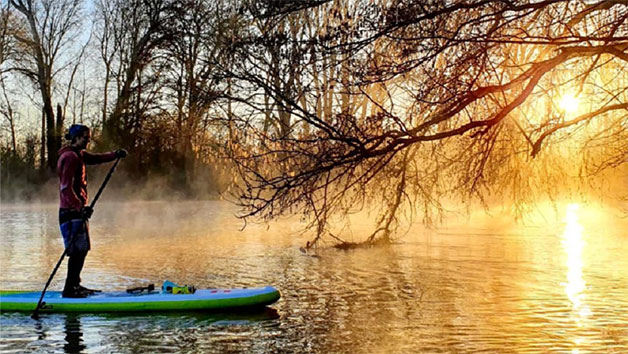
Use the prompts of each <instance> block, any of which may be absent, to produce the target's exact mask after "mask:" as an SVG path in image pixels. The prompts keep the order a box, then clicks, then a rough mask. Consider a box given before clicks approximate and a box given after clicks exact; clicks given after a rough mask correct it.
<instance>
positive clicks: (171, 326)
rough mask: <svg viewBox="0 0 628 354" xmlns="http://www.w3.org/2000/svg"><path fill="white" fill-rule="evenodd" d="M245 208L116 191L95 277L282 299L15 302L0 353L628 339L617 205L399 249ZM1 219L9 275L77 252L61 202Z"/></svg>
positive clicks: (607, 347)
mask: <svg viewBox="0 0 628 354" xmlns="http://www.w3.org/2000/svg"><path fill="white" fill-rule="evenodd" d="M236 212H237V210H236V209H234V208H233V207H232V206H231V205H230V204H228V203H225V202H218V201H209V202H207V201H205V202H170V203H169V202H124V203H122V202H121V203H111V202H110V203H107V202H102V203H101V204H99V205H98V207H97V208H96V212H95V213H94V216H93V219H92V222H91V224H90V228H91V234H92V251H91V252H90V254H89V255H88V258H87V262H86V266H85V270H84V271H83V274H82V277H83V283H84V284H85V285H86V286H89V287H95V288H99V289H103V290H120V289H125V288H128V287H132V286H138V285H146V284H148V283H155V284H156V285H159V284H160V283H161V282H162V281H163V280H165V279H168V280H171V281H174V282H177V283H181V284H190V285H195V286H197V287H199V288H209V287H254V286H263V285H273V286H275V287H277V288H278V289H279V290H280V291H281V293H282V298H281V300H279V302H277V303H276V304H274V305H272V306H271V307H270V308H268V309H265V310H262V311H257V312H253V313H218V314H215V313H210V314H207V313H183V314H158V315H141V314H138V315H135V314H118V315H116V314H83V315H82V314H79V315H65V314H54V315H43V316H42V319H41V320H40V321H34V320H32V319H30V317H29V316H28V314H19V313H3V314H2V315H1V316H0V328H1V330H0V351H2V352H24V351H40V352H77V351H78V352H93V353H96V352H260V353H261V352H321V353H322V352H325V353H326V352H351V353H353V352H358V353H380V352H424V353H437V352H438V353H440V352H442V353H462V352H464V353H469V352H500V353H547V352H560V353H588V352H603V353H625V352H628V257H626V254H627V252H628V225H627V224H626V220H625V219H624V220H621V219H620V220H618V221H612V220H614V219H613V218H611V217H607V216H608V212H606V211H603V210H598V209H596V208H593V207H589V206H586V205H577V204H572V205H567V204H565V205H560V206H558V207H557V208H556V215H552V216H548V217H546V218H545V220H543V221H540V220H528V222H527V223H525V224H523V225H513V224H511V223H506V222H501V221H500V222H496V221H494V222H491V220H497V219H496V218H494V219H491V218H484V219H481V220H480V219H478V218H471V219H469V220H457V221H450V222H446V223H444V224H443V225H442V226H441V227H438V228H436V229H434V230H425V229H424V228H419V227H416V228H413V229H410V231H409V232H408V234H407V235H405V236H403V237H402V238H400V239H399V240H398V241H397V242H396V243H394V244H393V245H390V246H383V247H375V248H365V249H357V250H351V251H340V250H336V249H333V248H321V249H318V250H317V251H316V252H315V254H310V255H306V254H303V253H302V252H300V251H299V247H301V246H303V245H304V244H305V242H306V241H307V236H306V235H302V234H300V233H299V230H300V228H301V227H303V224H301V223H300V222H299V221H294V220H284V221H279V222H277V223H273V224H271V225H270V227H267V226H266V225H258V224H249V225H248V226H247V227H246V228H245V229H244V230H243V231H240V229H241V228H242V226H243V223H242V222H241V221H240V220H237V219H236V218H235V217H234V215H235V213H236ZM354 224H357V223H354ZM0 229H1V230H2V231H1V233H2V248H1V251H0V266H1V269H2V272H0V288H2V289H40V288H41V287H43V284H44V283H45V281H46V279H47V276H48V275H49V273H50V271H51V270H52V268H53V267H54V265H55V263H56V261H57V260H58V257H59V255H60V254H61V253H62V251H63V249H62V242H61V238H60V236H59V231H58V221H57V205H56V204H38V205H12V206H11V205H3V206H2V213H1V216H0ZM314 255H315V256H314ZM65 271H66V269H65V262H64V265H63V266H62V267H61V269H60V270H59V272H58V274H57V276H56V278H55V280H54V281H53V283H52V285H51V289H54V290H60V289H61V288H62V286H63V280H64V277H65Z"/></svg>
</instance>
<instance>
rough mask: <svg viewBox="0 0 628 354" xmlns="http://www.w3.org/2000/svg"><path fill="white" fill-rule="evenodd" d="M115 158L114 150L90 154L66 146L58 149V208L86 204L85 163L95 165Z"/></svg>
mask: <svg viewBox="0 0 628 354" xmlns="http://www.w3.org/2000/svg"><path fill="white" fill-rule="evenodd" d="M115 158H116V154H115V152H108V153H104V154H92V153H90V152H87V151H86V150H78V149H76V148H73V147H71V146H66V147H64V148H62V149H61V150H59V160H58V161H57V174H58V175H59V208H67V209H76V210H79V209H81V208H82V207H84V206H85V205H87V201H88V195H87V174H86V172H85V165H97V164H101V163H105V162H109V161H113V160H115Z"/></svg>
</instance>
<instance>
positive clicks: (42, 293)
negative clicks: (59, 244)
mask: <svg viewBox="0 0 628 354" xmlns="http://www.w3.org/2000/svg"><path fill="white" fill-rule="evenodd" d="M118 162H120V157H118V158H116V162H115V163H114V164H113V166H111V169H110V170H109V173H107V176H106V177H105V180H104V181H103V182H102V185H101V186H100V188H99V189H98V192H97V193H96V196H95V197H94V199H93V200H92V203H91V204H90V207H91V208H92V210H93V209H94V205H96V201H98V198H100V194H102V191H103V190H104V189H105V186H106V185H107V182H109V179H110V178H111V175H112V174H113V171H115V170H116V166H118ZM83 222H85V220H83ZM73 243H74V235H72V237H71V238H70V242H69V243H68V247H66V248H65V249H64V250H63V254H62V255H61V257H60V258H59V261H58V262H57V265H56V266H55V268H54V269H53V270H52V274H50V277H48V281H47V282H46V285H45V286H44V290H42V292H41V296H40V297H39V301H38V302H37V307H35V311H33V314H32V315H31V318H33V319H37V318H38V313H39V309H40V308H41V306H43V304H44V302H43V300H44V295H45V294H46V290H47V289H48V285H50V282H51V281H52V278H54V276H55V274H56V273H57V270H58V269H59V266H60V265H61V263H62V262H63V258H65V256H66V255H67V254H68V249H69V248H70V247H72V244H73Z"/></svg>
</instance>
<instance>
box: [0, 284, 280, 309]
mask: <svg viewBox="0 0 628 354" xmlns="http://www.w3.org/2000/svg"><path fill="white" fill-rule="evenodd" d="M40 296H41V292H39V291H0V312H6V311H24V312H32V311H34V310H35V307H36V306H37V302H38V301H39V297H40ZM279 297H280V294H279V291H278V290H277V289H275V288H273V287H272V286H267V287H263V288H250V289H199V290H196V292H194V293H193V294H169V293H162V292H161V291H152V292H148V293H147V292H144V293H139V294H129V293H127V292H126V291H121V292H102V293H96V294H94V295H90V296H88V297H86V298H79V299H73V298H64V297H61V292H59V291H47V292H46V294H45V296H44V305H43V306H42V307H41V308H40V312H42V313H43V312H157V311H220V310H228V309H238V308H247V307H262V306H266V305H270V304H272V303H274V302H275V301H277V300H278V299H279Z"/></svg>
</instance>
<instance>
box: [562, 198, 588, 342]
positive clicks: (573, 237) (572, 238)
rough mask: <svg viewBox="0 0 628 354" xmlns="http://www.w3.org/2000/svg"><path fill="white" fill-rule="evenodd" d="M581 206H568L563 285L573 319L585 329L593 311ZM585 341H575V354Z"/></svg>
mask: <svg viewBox="0 0 628 354" xmlns="http://www.w3.org/2000/svg"><path fill="white" fill-rule="evenodd" d="M579 210H580V205H579V204H575V203H574V204H569V205H567V211H566V214H565V231H564V232H563V234H562V237H563V239H562V245H563V247H564V250H565V253H566V254H567V282H566V283H564V284H563V286H564V287H565V293H566V294H567V297H568V298H569V301H571V306H572V309H573V315H572V318H573V319H574V320H575V322H576V325H577V326H578V327H583V325H584V324H583V322H584V321H585V320H586V319H587V318H588V317H589V316H590V315H591V310H590V309H589V307H588V306H587V304H586V295H585V294H584V291H585V290H586V283H585V281H584V279H583V276H582V269H583V267H584V262H583V257H582V252H583V250H584V247H585V245H586V243H585V241H584V240H583V231H584V227H583V226H582V225H581V224H580V222H579ZM583 341H584V339H583V338H581V337H576V338H575V339H574V345H575V346H576V347H575V348H573V349H572V353H573V354H577V353H580V349H579V348H578V346H580V345H581V344H582V343H583Z"/></svg>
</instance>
